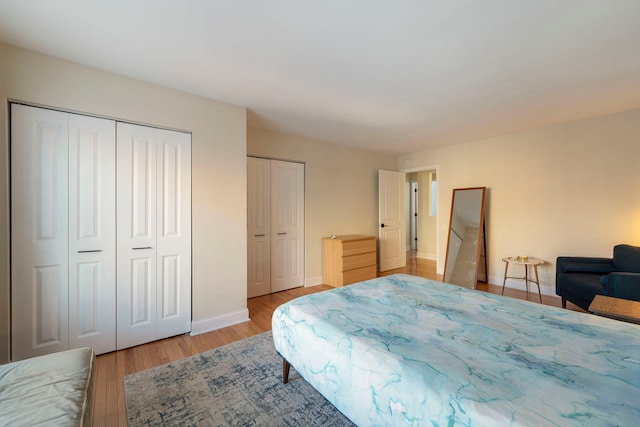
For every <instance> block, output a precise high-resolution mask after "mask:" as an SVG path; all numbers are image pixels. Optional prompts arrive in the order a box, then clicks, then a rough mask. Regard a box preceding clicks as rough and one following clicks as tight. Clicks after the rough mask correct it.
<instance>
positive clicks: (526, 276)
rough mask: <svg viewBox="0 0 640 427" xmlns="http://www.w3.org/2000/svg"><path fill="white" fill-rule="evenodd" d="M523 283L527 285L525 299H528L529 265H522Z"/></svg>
mask: <svg viewBox="0 0 640 427" xmlns="http://www.w3.org/2000/svg"><path fill="white" fill-rule="evenodd" d="M524 284H525V286H526V287H527V299H529V266H528V265H527V264H525V265H524Z"/></svg>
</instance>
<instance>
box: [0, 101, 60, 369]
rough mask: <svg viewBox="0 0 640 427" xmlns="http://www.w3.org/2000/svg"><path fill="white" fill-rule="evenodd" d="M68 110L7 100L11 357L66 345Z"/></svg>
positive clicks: (17, 358) (40, 352) (42, 352)
mask: <svg viewBox="0 0 640 427" xmlns="http://www.w3.org/2000/svg"><path fill="white" fill-rule="evenodd" d="M67 136H68V116H67V114H65V113H60V112H57V111H51V110H46V109H42V108H32V107H26V106H23V105H17V104H12V106H11V171H12V173H11V307H12V309H11V317H12V319H11V332H12V333H11V338H12V342H11V345H12V359H13V360H20V359H25V358H27V357H33V356H39V355H42V354H47V353H52V352H55V351H61V350H66V349H67V348H68V346H69V333H68V301H69V300H68V297H69V293H68V289H69V286H68V275H69V269H68V247H69V233H68V222H69V220H68V215H67V213H68V210H67V204H68V190H67V186H68V177H67V173H68V166H67V153H68V140H67Z"/></svg>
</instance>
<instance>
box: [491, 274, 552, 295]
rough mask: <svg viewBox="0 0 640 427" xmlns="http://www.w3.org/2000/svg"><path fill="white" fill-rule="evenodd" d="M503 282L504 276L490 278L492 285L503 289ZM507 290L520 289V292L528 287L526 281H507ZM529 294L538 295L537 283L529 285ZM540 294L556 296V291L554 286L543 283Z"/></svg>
mask: <svg viewBox="0 0 640 427" xmlns="http://www.w3.org/2000/svg"><path fill="white" fill-rule="evenodd" d="M503 280H504V276H489V283H490V284H492V285H496V286H500V287H502V282H503ZM505 288H511V289H518V290H520V291H526V290H527V286H526V284H525V282H524V280H519V279H507V283H506V284H505ZM529 292H534V293H538V287H537V286H536V284H535V283H529ZM540 293H541V294H542V295H555V294H556V289H555V287H554V286H553V285H549V284H546V283H544V282H542V283H540Z"/></svg>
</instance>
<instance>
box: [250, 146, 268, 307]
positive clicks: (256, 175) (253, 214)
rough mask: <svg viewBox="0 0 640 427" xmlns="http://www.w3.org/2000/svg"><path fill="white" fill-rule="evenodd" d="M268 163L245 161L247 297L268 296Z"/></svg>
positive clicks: (253, 160) (251, 158)
mask: <svg viewBox="0 0 640 427" xmlns="http://www.w3.org/2000/svg"><path fill="white" fill-rule="evenodd" d="M270 176H271V160H268V159H258V158H255V157H248V158H247V206H248V225H249V227H248V230H247V247H248V249H249V250H248V253H247V263H248V268H247V297H248V298H253V297H257V296H260V295H266V294H268V293H270V292H271V244H270V242H271V202H270V192H271V179H270Z"/></svg>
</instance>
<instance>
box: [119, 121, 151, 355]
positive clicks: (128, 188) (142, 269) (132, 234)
mask: <svg viewBox="0 0 640 427" xmlns="http://www.w3.org/2000/svg"><path fill="white" fill-rule="evenodd" d="M156 139H157V131H156V129H154V128H149V127H144V126H137V125H131V124H127V123H118V124H117V162H116V163H117V179H116V182H117V213H118V236H117V238H118V249H117V251H118V252H117V295H118V308H117V344H116V347H117V348H118V349H122V348H127V347H131V346H134V345H138V344H141V343H144V342H149V341H153V340H154V339H155V337H156V324H157V310H156V307H157V297H156V274H157V266H156V246H157V241H156V210H157V202H156V181H157V171H156V164H157V160H156V143H157V141H156Z"/></svg>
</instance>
